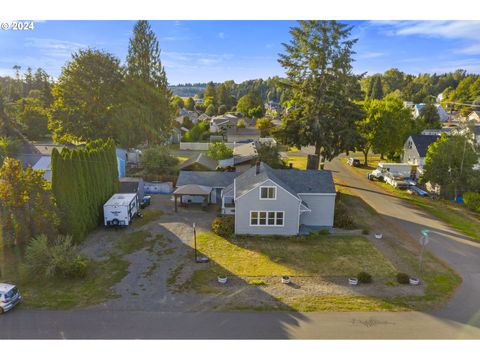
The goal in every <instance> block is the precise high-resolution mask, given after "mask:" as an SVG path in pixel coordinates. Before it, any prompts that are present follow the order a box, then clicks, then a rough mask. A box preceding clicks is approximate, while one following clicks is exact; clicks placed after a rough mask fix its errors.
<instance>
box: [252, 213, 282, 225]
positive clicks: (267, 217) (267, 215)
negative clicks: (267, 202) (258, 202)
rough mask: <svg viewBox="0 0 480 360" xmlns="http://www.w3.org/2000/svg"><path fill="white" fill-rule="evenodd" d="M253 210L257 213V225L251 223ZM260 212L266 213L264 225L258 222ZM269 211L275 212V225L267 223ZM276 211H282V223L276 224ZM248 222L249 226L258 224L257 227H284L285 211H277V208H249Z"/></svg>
mask: <svg viewBox="0 0 480 360" xmlns="http://www.w3.org/2000/svg"><path fill="white" fill-rule="evenodd" d="M254 212H256V213H258V222H259V223H258V224H257V225H253V224H252V213H254ZM261 212H265V213H267V217H266V223H265V225H261V224H260V213H261ZM269 212H273V213H275V225H269V224H268V213H269ZM277 213H282V215H283V217H282V218H283V224H282V225H277ZM248 223H249V225H250V226H255V227H257V226H259V227H285V211H277V210H250V216H249V219H248Z"/></svg>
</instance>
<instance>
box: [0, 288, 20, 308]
mask: <svg viewBox="0 0 480 360" xmlns="http://www.w3.org/2000/svg"><path fill="white" fill-rule="evenodd" d="M21 300H22V296H21V295H20V291H18V289H17V287H16V286H15V285H11V284H4V283H0V314H3V313H4V312H6V311H8V310H10V309H12V308H13V307H14V306H15V305H17V304H18V303H19V302H20V301H21Z"/></svg>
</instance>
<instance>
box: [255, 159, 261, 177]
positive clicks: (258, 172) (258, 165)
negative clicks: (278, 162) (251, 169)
mask: <svg viewBox="0 0 480 360" xmlns="http://www.w3.org/2000/svg"><path fill="white" fill-rule="evenodd" d="M258 174H260V161H257V163H256V164H255V175H258Z"/></svg>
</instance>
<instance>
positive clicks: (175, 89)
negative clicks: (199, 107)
mask: <svg viewBox="0 0 480 360" xmlns="http://www.w3.org/2000/svg"><path fill="white" fill-rule="evenodd" d="M206 87H207V84H206V83H204V84H179V85H170V86H169V88H170V90H171V91H172V93H173V95H176V96H181V97H193V96H195V94H197V93H199V92H203V91H204V90H205V88H206Z"/></svg>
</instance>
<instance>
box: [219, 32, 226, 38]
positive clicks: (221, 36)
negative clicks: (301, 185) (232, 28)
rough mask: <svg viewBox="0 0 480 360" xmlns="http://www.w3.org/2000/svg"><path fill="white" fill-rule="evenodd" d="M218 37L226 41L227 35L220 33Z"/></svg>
mask: <svg viewBox="0 0 480 360" xmlns="http://www.w3.org/2000/svg"><path fill="white" fill-rule="evenodd" d="M218 37H219V38H220V39H225V38H226V35H225V33H223V32H219V33H218Z"/></svg>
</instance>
